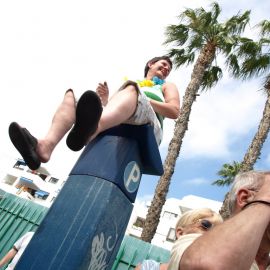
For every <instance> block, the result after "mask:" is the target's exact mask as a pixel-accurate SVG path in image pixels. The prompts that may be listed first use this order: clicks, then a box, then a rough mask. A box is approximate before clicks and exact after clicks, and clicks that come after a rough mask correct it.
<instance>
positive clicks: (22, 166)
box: [13, 160, 26, 170]
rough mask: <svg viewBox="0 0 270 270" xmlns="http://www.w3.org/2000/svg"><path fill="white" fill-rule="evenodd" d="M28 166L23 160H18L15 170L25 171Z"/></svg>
mask: <svg viewBox="0 0 270 270" xmlns="http://www.w3.org/2000/svg"><path fill="white" fill-rule="evenodd" d="M25 166H26V164H25V162H24V161H23V160H17V162H16V163H15V164H14V166H13V168H16V169H19V170H24V168H25Z"/></svg>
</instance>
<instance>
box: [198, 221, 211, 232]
mask: <svg viewBox="0 0 270 270" xmlns="http://www.w3.org/2000/svg"><path fill="white" fill-rule="evenodd" d="M200 226H201V227H202V228H203V229H204V230H206V231H207V230H209V229H211V228H212V227H213V223H212V222H210V221H209V220H207V219H202V220H201V221H200Z"/></svg>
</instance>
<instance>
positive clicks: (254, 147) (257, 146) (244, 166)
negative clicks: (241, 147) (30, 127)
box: [219, 79, 270, 220]
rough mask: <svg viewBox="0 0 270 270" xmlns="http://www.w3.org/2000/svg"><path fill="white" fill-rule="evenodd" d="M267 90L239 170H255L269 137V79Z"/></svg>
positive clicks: (223, 211)
mask: <svg viewBox="0 0 270 270" xmlns="http://www.w3.org/2000/svg"><path fill="white" fill-rule="evenodd" d="M265 90H266V93H267V100H266V102H265V105H264V110H263V115H262V119H261V121H260V124H259V127H258V130H257V132H256V134H255V136H254V137H253V140H252V142H251V144H250V146H249V148H248V150H247V152H246V154H245V156H244V159H243V161H242V162H241V168H240V171H239V172H247V171H250V170H253V166H254V164H255V163H256V161H257V159H258V158H259V157H260V154H261V149H262V147H263V144H264V142H265V140H266V138H267V135H268V133H269V129H270V80H269V79H268V80H267V82H266V84H265ZM228 195H229V193H227V194H226V195H225V198H224V201H223V204H222V207H221V209H220V211H219V213H220V215H221V216H222V218H223V219H224V220H226V219H228V218H229V216H230V212H229V203H228V199H229V198H228Z"/></svg>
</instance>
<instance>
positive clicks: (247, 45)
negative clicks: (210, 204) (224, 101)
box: [213, 20, 270, 219]
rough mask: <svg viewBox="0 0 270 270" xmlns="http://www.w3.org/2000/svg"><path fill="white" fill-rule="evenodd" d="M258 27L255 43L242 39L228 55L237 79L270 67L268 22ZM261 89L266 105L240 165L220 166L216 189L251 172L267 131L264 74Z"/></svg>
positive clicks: (269, 105)
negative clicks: (239, 174)
mask: <svg viewBox="0 0 270 270" xmlns="http://www.w3.org/2000/svg"><path fill="white" fill-rule="evenodd" d="M259 27H260V32H261V37H260V39H259V41H258V42H255V41H253V40H251V39H246V38H245V39H242V40H241V43H240V46H239V47H238V48H237V50H236V51H235V54H232V55H231V59H229V61H231V63H230V65H229V66H230V67H231V68H232V73H233V74H234V75H235V76H236V77H238V78H242V79H248V78H252V77H254V76H261V75H262V74H264V73H265V72H266V71H267V70H268V69H269V68H270V47H269V45H270V39H269V38H270V21H267V20H264V21H262V22H261V23H260V24H259ZM234 59H238V61H237V62H235V60H234ZM239 60H240V61H239ZM233 63H234V64H233ZM263 90H264V93H265V94H266V102H265V105H264V110H263V114H262V118H261V121H260V123H259V126H258V129H257V132H256V133H255V135H254V137H253V139H252V141H251V144H250V146H249V148H248V149H247V151H246V153H245V155H244V158H243V161H242V162H241V163H238V162H235V161H233V164H224V165H223V167H222V169H221V170H220V171H219V172H218V174H219V175H220V176H221V179H218V180H216V181H215V182H214V183H213V184H216V185H219V186H224V185H227V186H228V185H230V184H231V183H232V182H233V179H234V177H235V176H236V174H237V173H238V172H246V171H250V170H252V169H253V167H254V164H255V163H256V161H257V160H258V158H259V157H260V154H261V149H262V147H263V144H264V142H265V140H266V138H267V135H268V133H269V130H270V74H267V76H266V78H265V80H264V83H263ZM226 198H227V196H226V197H225V200H224V201H223V206H222V208H221V210H220V213H221V215H222V216H223V218H224V219H226V218H227V217H228V215H229V212H228V207H227V199H226Z"/></svg>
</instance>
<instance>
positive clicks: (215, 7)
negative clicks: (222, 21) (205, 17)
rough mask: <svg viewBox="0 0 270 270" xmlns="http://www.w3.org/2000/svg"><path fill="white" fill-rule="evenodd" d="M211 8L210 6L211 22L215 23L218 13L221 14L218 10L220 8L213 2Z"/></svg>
mask: <svg viewBox="0 0 270 270" xmlns="http://www.w3.org/2000/svg"><path fill="white" fill-rule="evenodd" d="M211 6H212V20H213V21H214V22H216V21H217V18H218V16H219V15H220V13H221V8H220V6H219V4H218V3H217V2H213V3H212V4H211Z"/></svg>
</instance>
